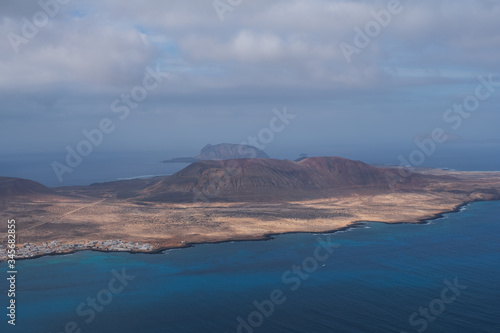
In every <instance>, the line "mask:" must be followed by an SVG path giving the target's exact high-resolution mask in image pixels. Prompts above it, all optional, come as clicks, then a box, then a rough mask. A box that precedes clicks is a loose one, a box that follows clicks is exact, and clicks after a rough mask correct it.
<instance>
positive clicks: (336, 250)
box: [0, 146, 500, 333]
mask: <svg viewBox="0 0 500 333" xmlns="http://www.w3.org/2000/svg"><path fill="white" fill-rule="evenodd" d="M458 148H459V147H458V146H450V147H449V148H447V149H446V150H442V151H441V152H440V154H435V155H434V156H431V158H429V159H428V160H427V161H426V166H431V167H447V168H451V169H457V170H500V163H499V159H498V154H494V153H493V152H496V151H497V147H496V146H491V147H486V148H484V149H476V148H474V147H473V146H471V147H470V149H469V150H464V151H461V150H459V149H458ZM332 155H344V154H332ZM175 156H176V155H169V154H166V153H165V152H143V153H133V154H132V153H101V152H96V153H94V154H93V155H92V156H89V158H88V159H87V160H85V161H84V162H83V163H82V165H81V166H79V167H78V168H76V169H75V170H74V172H73V173H71V174H69V175H68V177H67V178H66V179H65V181H64V182H63V183H59V182H58V180H57V178H56V177H55V176H54V174H53V171H52V170H51V168H50V163H51V162H52V161H53V160H57V159H60V156H59V155H57V154H56V155H47V154H29V155H19V154H14V155H7V154H2V155H1V156H0V161H1V163H0V175H2V176H17V177H25V178H30V179H33V180H37V181H39V182H41V183H43V184H45V185H47V186H63V185H86V184H90V183H94V182H102V181H111V180H118V179H126V178H134V177H140V176H152V175H165V174H171V173H174V172H176V171H178V170H180V169H181V168H182V167H184V166H185V165H182V164H162V163H159V161H161V160H163V159H166V158H171V157H175ZM487 156H489V157H490V158H487ZM347 157H350V158H357V159H361V160H364V161H366V162H369V163H377V164H384V163H387V164H391V163H395V162H396V160H395V159H396V157H397V155H395V152H394V153H393V152H390V153H387V154H386V155H377V156H375V155H373V156H372V155H369V154H366V155H363V154H359V155H356V154H353V155H352V156H347ZM289 158H291V157H289ZM498 216H500V202H476V203H473V204H471V205H468V206H467V207H466V208H465V209H464V210H463V211H461V212H458V213H450V214H446V215H445V217H443V218H440V219H437V220H433V221H430V222H429V223H428V224H393V225H388V224H383V223H366V224H364V225H363V226H361V227H358V228H354V229H351V230H348V231H345V232H337V233H333V234H324V235H317V234H287V235H279V236H276V237H275V239H273V240H270V241H248V242H229V243H221V244H204V245H196V246H194V247H191V248H185V249H177V250H169V251H166V252H165V253H161V254H129V253H101V252H91V251H84V252H78V253H75V254H71V255H63V256H47V257H42V258H38V259H33V260H22V261H19V262H18V267H17V268H18V275H17V277H18V280H17V290H16V302H17V317H16V327H15V328H14V327H11V326H10V325H9V324H7V319H8V318H7V317H6V316H5V314H3V315H2V317H3V318H4V319H3V320H2V322H1V324H0V327H1V328H0V331H1V332H21V333H25V332H26V333H33V332H41V333H60V332H64V333H66V332H72V333H73V332H75V333H78V332H82V333H83V332H89V333H101V332H106V333H109V332H120V333H129V332H130V333H132V332H133V333H139V332H140V333H148V332H155V333H156V332H175V333H177V332H221V333H224V332H239V333H254V332H255V333H258V332H273V333H279V332H304V333H315V332H342V333H350V332H352V333H358V332H370V333H372V332H373V333H378V332H384V333H387V332H397V333H403V332H405V333H411V332H419V333H422V332H440V333H441V332H452V333H457V332H459V333H469V332H470V333H473V332H474V333H476V332H491V333H494V332H500V319H499V318H500V288H498V283H499V282H500V279H499V278H498V277H499V276H500V242H499V236H498V235H499V234H500V225H499V223H498V222H499V221H498V219H499V218H498ZM321 245H323V247H321ZM327 249H329V250H327ZM318 256H319V257H318ZM319 259H322V260H319ZM0 274H3V275H4V278H0V290H2V293H1V294H2V295H3V296H2V297H0V303H1V304H3V305H2V308H3V309H4V310H3V311H5V313H7V309H6V307H7V306H8V303H7V302H8V298H7V295H6V291H7V290H8V284H7V280H6V277H7V264H6V263H0Z"/></svg>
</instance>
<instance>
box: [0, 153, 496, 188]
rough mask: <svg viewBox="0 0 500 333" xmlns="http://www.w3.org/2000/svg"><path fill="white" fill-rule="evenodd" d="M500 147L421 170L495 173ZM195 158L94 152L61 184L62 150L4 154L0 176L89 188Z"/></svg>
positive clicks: (432, 161)
mask: <svg viewBox="0 0 500 333" xmlns="http://www.w3.org/2000/svg"><path fill="white" fill-rule="evenodd" d="M415 148H416V146H414V145H409V146H401V147H393V146H391V147H386V146H384V145H377V146H359V145H347V146H342V145H338V146H336V145H331V149H329V150H323V151H317V152H314V154H311V155H310V156H322V155H323V156H341V157H345V158H349V159H355V160H361V161H363V162H366V163H369V164H377V165H384V164H387V165H400V163H401V162H400V160H399V156H400V155H401V156H402V157H404V158H405V159H407V160H408V159H409V155H410V154H411V153H412V151H413V150H414V149H415ZM499 150H500V144H498V143H490V144H448V145H442V146H438V147H437V149H436V151H435V152H434V153H433V154H432V155H430V156H426V158H425V160H424V161H423V164H422V166H424V167H432V168H449V169H455V170H460V171H500V155H499V154H498V151H499ZM268 154H269V156H271V157H274V158H278V159H290V160H294V159H296V158H297V157H298V154H299V152H297V151H290V150H286V151H281V150H279V149H276V150H271V151H268ZM194 155H196V153H191V154H190V153H182V152H181V153H180V152H176V151H171V150H167V149H166V150H162V151H127V152H105V151H95V152H93V153H92V154H91V155H89V156H88V157H85V158H84V159H83V160H82V162H81V163H80V164H79V165H78V166H77V167H75V168H72V171H71V173H65V174H64V175H63V177H62V182H60V181H59V179H58V178H57V176H56V174H55V172H54V170H53V169H52V166H51V164H52V163H53V162H54V161H57V162H59V163H61V164H65V157H66V154H65V152H64V150H63V151H62V152H59V153H40V152H38V153H36V152H35V153H5V152H1V151H0V176H9V177H20V178H28V179H31V180H35V181H37V182H40V183H42V184H43V185H45V186H50V187H57V186H72V185H89V184H92V183H100V182H107V181H113V180H121V179H129V178H136V177H148V176H162V175H170V174H173V173H175V172H177V171H179V170H181V169H182V168H184V167H186V166H187V164H184V163H179V164H177V163H176V164H169V163H161V161H163V160H166V159H170V158H174V157H179V156H194Z"/></svg>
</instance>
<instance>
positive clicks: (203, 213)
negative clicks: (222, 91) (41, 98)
mask: <svg viewBox="0 0 500 333" xmlns="http://www.w3.org/2000/svg"><path fill="white" fill-rule="evenodd" d="M499 199H500V172H460V171H451V170H441V169H425V168H415V169H411V170H409V169H405V168H402V167H375V166H371V165H368V164H365V163H363V162H361V161H353V160H348V159H345V158H341V157H309V158H304V159H301V160H300V161H289V160H277V159H269V158H251V159H229V160H206V161H205V160H204V161H198V162H195V163H192V164H190V165H189V166H187V167H186V168H184V169H182V170H180V171H179V172H177V173H175V174H173V175H171V176H163V177H154V178H148V179H133V180H123V181H114V182H107V183H98V184H92V185H88V186H70V187H58V188H48V187H45V186H43V185H42V184H39V183H37V182H34V181H31V180H27V179H20V178H8V177H0V207H1V210H0V211H1V213H0V216H1V218H2V219H3V220H8V219H15V220H16V237H17V246H18V251H17V258H19V259H22V258H31V257H37V256H41V255H47V254H60V253H70V252H74V251H80V250H96V251H129V252H145V253H146V252H147V253H150V252H159V251H163V250H165V249H170V248H178V247H186V246H191V245H192V244H197V243H209V242H224V241H232V240H260V239H268V238H270V237H272V235H275V234H281V233H290V232H330V231H335V230H340V229H343V228H349V227H352V226H355V225H357V224H359V223H360V222H364V221H371V222H384V223H401V222H406V223H419V222H422V221H425V220H428V219H432V218H436V217H439V216H441V215H442V214H443V213H446V212H452V211H456V210H457V209H459V208H460V207H461V206H463V205H465V204H467V203H470V202H474V201H483V200H499ZM2 244H6V241H4V242H2ZM6 257H7V249H6V247H5V246H3V247H0V260H5V259H6Z"/></svg>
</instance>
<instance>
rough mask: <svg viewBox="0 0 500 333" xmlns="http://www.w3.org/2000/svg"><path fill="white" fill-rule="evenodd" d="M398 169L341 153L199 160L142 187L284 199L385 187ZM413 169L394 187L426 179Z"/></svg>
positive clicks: (157, 197)
mask: <svg viewBox="0 0 500 333" xmlns="http://www.w3.org/2000/svg"><path fill="white" fill-rule="evenodd" d="M396 173H397V170H395V169H383V168H375V167H373V166H370V165H368V164H365V163H363V162H360V161H352V160H348V159H345V158H341V157H312V158H306V159H304V160H301V161H300V162H294V161H289V160H275V159H235V160H223V161H200V162H196V163H193V164H191V165H189V166H188V167H186V168H184V169H183V170H181V171H179V172H177V173H176V174H174V175H172V176H170V177H167V178H166V179H163V180H161V181H159V182H158V183H156V184H154V185H152V186H149V187H147V188H145V189H144V190H143V191H142V193H143V195H142V196H141V199H142V200H146V201H164V202H194V201H211V202H214V201H222V202H224V201H235V202H238V201H285V200H305V199H314V198H320V197H332V196H336V195H341V194H347V193H352V191H356V192H359V193H361V192H363V191H382V190H388V189H389V186H390V183H389V180H390V179H392V178H393V177H395V175H396ZM425 182H426V177H424V176H421V175H418V174H413V175H411V176H409V177H406V178H405V179H404V180H403V182H402V183H397V186H398V187H401V186H405V185H410V186H413V185H417V184H420V183H422V184H423V183H425Z"/></svg>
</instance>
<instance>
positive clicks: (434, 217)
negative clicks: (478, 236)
mask: <svg viewBox="0 0 500 333" xmlns="http://www.w3.org/2000/svg"><path fill="white" fill-rule="evenodd" d="M485 201H500V199H497V200H482V199H475V200H469V201H465V202H463V203H460V204H458V205H456V206H455V207H454V208H453V209H450V210H446V211H442V212H438V213H436V214H434V215H432V216H430V217H423V218H420V219H418V221H416V222H408V221H399V222H386V221H369V220H362V221H361V220H357V221H352V222H350V223H349V224H347V225H345V226H342V227H338V228H334V229H326V230H319V231H318V230H314V231H285V232H276V233H272V232H271V233H265V234H262V235H255V236H249V237H248V238H244V237H243V238H227V239H223V240H216V241H200V242H188V241H186V242H182V244H181V245H178V246H163V247H162V246H160V247H153V249H150V250H116V249H112V250H110V249H109V248H102V249H101V248H81V249H69V250H67V251H55V252H51V253H36V254H33V255H31V256H27V257H15V260H28V259H37V258H41V257H45V256H58V255H69V254H75V253H77V252H81V251H94V252H102V253H117V252H126V253H129V254H161V253H163V252H165V251H168V250H173V249H183V248H190V247H194V246H196V245H203V244H221V243H228V242H249V241H270V240H273V239H275V237H276V236H279V235H287V234H316V233H324V234H333V233H337V232H342V231H347V230H351V229H356V228H360V227H363V226H365V225H366V224H367V223H383V224H429V222H430V221H433V220H438V219H440V218H443V217H445V216H446V215H447V214H452V213H459V212H461V211H462V209H463V208H464V207H466V206H468V205H471V204H473V203H475V202H485ZM100 242H106V241H100ZM135 244H140V243H135ZM147 245H149V244H147ZM150 247H152V246H150ZM4 261H7V259H4V260H2V259H1V258H0V263H2V262H4Z"/></svg>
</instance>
